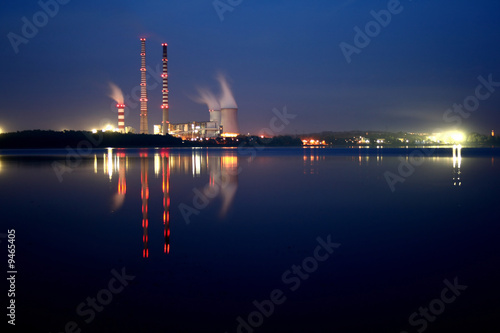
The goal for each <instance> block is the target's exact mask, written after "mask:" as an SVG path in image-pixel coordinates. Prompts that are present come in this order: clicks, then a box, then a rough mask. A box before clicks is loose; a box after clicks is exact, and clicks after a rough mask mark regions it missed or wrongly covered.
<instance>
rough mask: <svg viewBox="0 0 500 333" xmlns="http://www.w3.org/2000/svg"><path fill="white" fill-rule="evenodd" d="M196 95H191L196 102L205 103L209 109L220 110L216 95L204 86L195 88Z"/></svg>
mask: <svg viewBox="0 0 500 333" xmlns="http://www.w3.org/2000/svg"><path fill="white" fill-rule="evenodd" d="M197 90H198V96H196V97H193V100H194V101H195V102H197V103H201V104H206V105H207V107H208V109H209V110H220V104H219V101H218V100H217V97H215V95H214V94H213V93H212V92H211V91H210V90H208V89H206V88H197Z"/></svg>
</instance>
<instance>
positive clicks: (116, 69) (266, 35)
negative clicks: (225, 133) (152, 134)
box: [0, 0, 500, 134]
mask: <svg viewBox="0 0 500 333" xmlns="http://www.w3.org/2000/svg"><path fill="white" fill-rule="evenodd" d="M61 1H62V0H61ZM66 1H67V0H66ZM42 2H43V0H42ZM48 2H50V1H48ZM222 2H224V3H228V1H227V0H222ZM238 2H239V1H236V0H233V1H232V3H238ZM389 2H390V1H389ZM212 3H213V0H183V1H181V0H176V1H168V0H163V1H159V0H146V1H127V0H120V1H116V0H110V1H94V0H86V1H81V0H71V1H69V2H68V3H67V4H64V5H60V8H59V11H58V13H57V14H56V15H54V17H51V18H49V19H48V23H47V24H46V25H44V26H41V27H40V28H38V29H39V31H38V33H37V34H36V35H35V36H33V37H30V38H26V40H25V41H27V43H23V44H20V45H18V52H17V53H16V52H15V50H14V47H13V46H12V43H11V41H10V40H9V37H8V36H9V33H11V32H12V33H14V34H17V35H19V36H22V31H21V30H22V27H23V24H24V23H23V22H22V21H21V19H22V17H26V18H27V19H28V20H29V21H30V22H33V15H35V14H36V13H37V12H39V11H40V10H41V7H40V5H39V4H38V2H37V1H35V0H21V1H17V2H14V1H4V2H2V3H1V4H0V22H2V23H1V30H0V35H1V36H2V42H1V46H0V55H1V59H2V62H1V64H0V69H1V73H2V75H1V76H0V83H1V89H0V96H1V103H0V127H1V128H3V129H4V130H8V131H13V130H22V129H36V128H40V129H56V130H60V129H63V128H68V129H90V128H93V127H97V126H98V125H99V123H100V122H101V121H103V119H110V120H111V121H112V122H113V123H116V118H117V117H116V110H114V109H113V108H111V105H112V102H111V99H110V98H109V97H108V93H109V88H108V82H109V81H112V82H114V83H116V84H117V85H118V86H119V87H120V88H121V89H122V90H123V92H124V93H125V94H130V93H131V92H132V91H133V89H134V87H137V86H138V84H139V82H140V72H139V68H140V56H139V53H140V52H139V51H140V42H139V38H140V37H143V36H144V37H146V38H147V57H148V58H147V64H148V67H150V68H153V69H154V68H156V66H159V65H160V64H161V43H163V42H167V43H168V45H169V90H170V96H169V97H170V120H171V122H173V123H175V122H183V121H190V120H208V112H207V111H206V107H205V106H203V105H201V104H197V103H195V102H193V100H192V99H191V98H190V96H194V95H196V87H197V86H205V87H208V88H210V89H212V90H213V91H214V92H218V90H219V87H218V83H217V81H216V80H215V76H216V74H217V73H218V72H220V71H221V72H223V73H225V74H226V75H227V77H228V78H229V79H230V83H231V85H232V88H233V92H234V96H235V99H236V102H237V103H238V106H239V122H240V129H241V132H242V133H247V132H252V133H258V132H259V131H260V130H261V129H262V128H265V127H269V122H270V120H271V119H272V118H273V116H274V114H273V113H272V109H273V108H278V109H280V110H281V109H282V108H283V107H284V106H286V107H287V109H288V113H291V114H296V115H297V117H296V118H295V119H293V120H292V121H291V122H290V124H289V125H288V126H287V127H286V128H285V129H284V131H283V133H291V134H295V133H304V132H312V131H323V130H335V131H337V130H355V129H361V130H390V131H398V130H404V131H432V130H434V129H436V128H450V127H454V126H455V125H456V124H457V123H458V120H456V119H459V120H460V121H461V125H460V126H462V127H463V128H464V129H467V130H474V131H480V132H483V133H487V132H489V131H490V130H491V129H497V130H498V131H500V87H498V88H495V91H494V92H493V93H491V94H490V96H488V98H483V100H480V103H479V106H478V107H477V110H475V111H474V112H468V113H464V112H462V114H459V113H451V114H449V116H450V117H451V116H454V117H455V118H453V119H455V121H453V122H447V121H445V120H444V119H443V114H444V113H445V111H446V110H447V109H448V108H450V107H452V105H453V104H454V103H457V104H461V103H463V102H464V100H465V99H466V98H468V96H474V95H475V89H476V87H477V86H478V84H480V82H479V81H478V79H477V78H478V76H480V75H482V76H483V77H484V78H488V76H489V75H491V76H492V80H493V81H498V82H500V61H499V59H500V58H499V53H500V46H499V45H500V44H499V39H500V38H499V37H500V20H498V14H499V13H500V2H498V1H495V0H481V1H470V0H440V1H430V0H413V1H410V0H401V2H400V7H398V10H399V11H400V12H399V13H398V14H392V18H391V22H390V23H389V24H388V25H387V26H386V27H381V29H380V32H379V33H377V32H374V33H373V34H374V37H372V38H371V41H370V43H369V45H367V46H366V47H364V48H360V52H359V54H352V59H351V60H352V61H351V62H350V63H348V62H347V61H346V58H345V57H344V55H343V53H342V51H341V48H340V47H339V44H340V43H342V42H345V43H349V44H351V45H354V37H355V34H356V33H355V31H354V30H353V29H354V27H355V26H358V27H360V28H361V29H362V30H365V25H366V24H367V23H368V22H370V21H373V20H374V18H373V17H372V15H371V14H370V12H371V11H372V10H374V11H376V12H378V11H380V10H386V9H387V7H388V1H378V0H371V1H361V0H330V1H319V0H318V1H293V0H275V1H269V0H253V1H250V0H244V1H242V2H241V4H239V5H236V6H232V7H234V8H233V10H232V11H227V12H225V13H224V14H223V17H224V20H223V21H221V20H220V18H219V15H218V14H217V12H216V10H215V9H214V6H213V4H212ZM38 19H43V16H40V15H39V16H38ZM42 23H43V22H42ZM42 25H43V24H42ZM10 36H11V39H12V36H13V35H12V34H11V35H10ZM151 74H152V73H151ZM148 83H149V84H150V85H153V84H155V83H156V81H155V79H154V78H150V79H149V80H148ZM497 90H498V91H497ZM480 92H481V93H483V95H484V94H486V93H487V92H488V90H486V88H482V90H480ZM473 100H474V99H470V98H469V101H473ZM160 104H161V88H160V86H158V87H156V88H155V89H152V90H150V91H149V105H148V108H149V125H150V131H152V125H153V124H158V123H160V121H161V111H160ZM464 114H465V115H466V114H470V115H469V116H468V117H467V118H466V117H465V116H464ZM126 115H127V117H126V125H131V126H133V127H134V128H136V129H138V128H139V108H138V106H136V107H135V108H133V107H130V108H128V110H127V113H126ZM277 134H279V133H277Z"/></svg>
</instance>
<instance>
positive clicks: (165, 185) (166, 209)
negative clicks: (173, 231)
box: [161, 150, 170, 253]
mask: <svg viewBox="0 0 500 333" xmlns="http://www.w3.org/2000/svg"><path fill="white" fill-rule="evenodd" d="M161 168H162V176H163V178H162V190H163V227H164V230H163V236H164V237H165V244H164V246H163V252H164V253H170V165H169V157H168V150H167V151H162V152H161Z"/></svg>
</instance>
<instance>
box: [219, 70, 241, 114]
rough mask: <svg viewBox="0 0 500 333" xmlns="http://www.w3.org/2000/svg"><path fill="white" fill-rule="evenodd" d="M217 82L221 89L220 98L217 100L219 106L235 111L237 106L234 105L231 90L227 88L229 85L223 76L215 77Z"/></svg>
mask: <svg viewBox="0 0 500 333" xmlns="http://www.w3.org/2000/svg"><path fill="white" fill-rule="evenodd" d="M217 81H219V83H220V87H221V96H220V98H219V101H220V106H221V107H222V108H234V109H237V108H238V105H236V101H235V100H234V97H233V93H232V92H231V88H230V87H229V83H227V80H226V78H225V76H224V75H222V74H219V75H217Z"/></svg>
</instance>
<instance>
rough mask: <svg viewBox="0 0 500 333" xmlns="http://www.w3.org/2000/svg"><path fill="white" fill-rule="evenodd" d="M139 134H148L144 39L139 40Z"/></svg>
mask: <svg viewBox="0 0 500 333" xmlns="http://www.w3.org/2000/svg"><path fill="white" fill-rule="evenodd" d="M140 101H141V130H140V133H141V134H148V92H147V90H146V38H141V99H140Z"/></svg>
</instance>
